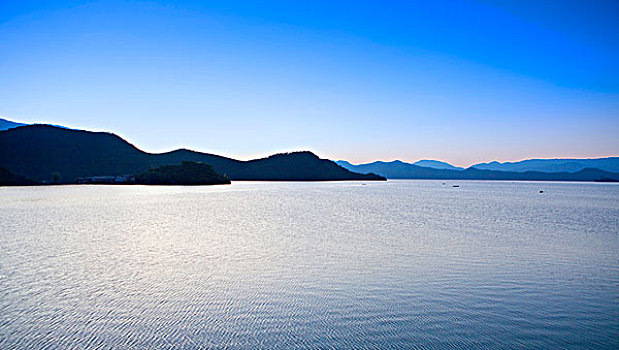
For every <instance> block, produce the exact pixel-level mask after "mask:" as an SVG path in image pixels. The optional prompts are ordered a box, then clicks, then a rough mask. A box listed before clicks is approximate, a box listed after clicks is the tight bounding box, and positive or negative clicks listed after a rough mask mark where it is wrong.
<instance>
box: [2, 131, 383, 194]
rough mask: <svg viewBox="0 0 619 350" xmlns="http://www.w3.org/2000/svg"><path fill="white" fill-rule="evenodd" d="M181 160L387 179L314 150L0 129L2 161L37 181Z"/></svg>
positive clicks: (231, 174)
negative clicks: (271, 150)
mask: <svg viewBox="0 0 619 350" xmlns="http://www.w3.org/2000/svg"><path fill="white" fill-rule="evenodd" d="M182 161H193V162H200V163H205V164H208V165H210V166H211V167H212V168H213V169H214V170H215V171H216V172H218V173H220V174H224V175H226V176H227V177H228V178H229V179H230V180H277V181H294V180H299V181H301V180H302V181H326V180H385V178H383V177H381V176H378V175H375V174H358V173H354V172H351V171H349V170H347V169H344V168H342V167H340V166H338V165H337V164H335V163H334V162H332V161H330V160H326V159H320V158H318V157H317V156H316V155H314V154H313V153H311V152H294V153H286V154H277V155H273V156H270V157H267V158H263V159H255V160H250V161H239V160H235V159H231V158H226V157H222V156H217V155H213V154H208V153H201V152H194V151H190V150H186V149H180V150H176V151H172V152H167V153H161V154H152V153H147V152H143V151H141V150H139V149H137V148H136V147H135V146H133V145H132V144H130V143H128V142H127V141H125V140H123V139H122V138H120V137H118V136H117V135H114V134H112V133H105V132H90V131H83V130H71V129H64V128H59V127H54V126H49V125H29V126H21V127H17V128H12V129H9V130H5V131H0V166H4V167H7V168H8V169H10V170H11V171H12V172H13V173H15V174H19V175H21V176H24V177H27V178H31V179H34V180H36V181H48V180H49V179H50V177H51V174H52V173H53V172H59V173H60V174H61V176H62V181H63V182H65V183H72V182H74V181H75V179H77V178H78V177H92V176H122V175H134V174H140V173H142V172H144V171H146V170H148V169H151V168H157V167H161V166H164V165H177V164H179V163H181V162H182Z"/></svg>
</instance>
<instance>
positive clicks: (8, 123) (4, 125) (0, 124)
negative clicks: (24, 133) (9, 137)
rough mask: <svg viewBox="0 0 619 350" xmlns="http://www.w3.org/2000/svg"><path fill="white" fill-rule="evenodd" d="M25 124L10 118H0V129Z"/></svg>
mask: <svg viewBox="0 0 619 350" xmlns="http://www.w3.org/2000/svg"><path fill="white" fill-rule="evenodd" d="M24 125H26V124H22V123H16V122H12V121H10V120H6V119H2V118H0V130H8V129H11V128H16V127H18V126H24Z"/></svg>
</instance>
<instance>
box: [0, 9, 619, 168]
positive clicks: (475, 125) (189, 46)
mask: <svg viewBox="0 0 619 350" xmlns="http://www.w3.org/2000/svg"><path fill="white" fill-rule="evenodd" d="M618 13H619V3H617V2H613V1H597V2H587V3H582V2H578V1H567V2H566V1H548V2H544V3H543V4H540V3H537V2H534V1H513V2H502V3H498V2H495V1H450V2H442V1H439V2H432V3H427V2H390V3H383V2H373V1H365V2H338V3H331V2H322V1H319V2H311V3H305V4H299V3H288V2H283V1H281V2H280V1H268V2H263V3H261V4H255V3H252V2H243V1H241V2H235V3H226V4H221V3H217V2H208V1H207V2H202V1H175V2H168V1H150V2H126V1H77V0H66V1H55V2H53V3H41V2H36V1H19V2H3V3H0V47H1V48H2V50H0V77H1V78H0V82H2V84H1V87H0V115H2V116H4V117H5V118H7V119H9V120H14V121H22V122H47V123H52V124H59V125H66V126H69V127H73V128H79V129H86V130H98V131H110V132H113V133H116V134H118V135H120V136H121V137H123V138H125V139H127V140H129V141H130V142H131V143H133V144H134V145H136V146H137V147H139V148H141V149H143V150H147V151H149V152H164V151H169V150H171V149H175V148H189V149H194V150H198V151H203V152H208V153H214V154H222V155H226V156H229V157H232V158H238V159H250V158H256V157H263V156H266V155H269V154H272V153H277V152H287V151H296V150H310V151H313V152H315V153H317V154H318V155H320V156H321V157H324V158H329V159H335V160H338V159H345V160H348V161H350V162H352V163H366V162H371V161H374V160H385V161H389V160H395V159H399V160H402V161H407V162H414V161H416V160H419V159H436V160H441V161H446V162H448V163H450V164H453V165H456V166H464V167H466V166H470V165H472V164H476V163H479V162H488V161H492V160H498V161H501V162H505V161H517V160H522V159H529V158H599V157H607V156H613V155H615V156H616V155H617V154H618V153H617V152H618V150H619V138H617V137H616V135H617V134H618V133H619V117H618V116H619V67H618V65H617V62H619V38H618V36H617V33H618V32H619V20H618V18H617V16H618V15H617V14H618Z"/></svg>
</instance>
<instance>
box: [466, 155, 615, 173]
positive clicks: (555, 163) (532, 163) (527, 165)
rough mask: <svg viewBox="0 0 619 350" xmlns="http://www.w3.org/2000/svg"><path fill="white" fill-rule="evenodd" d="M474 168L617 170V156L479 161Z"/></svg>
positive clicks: (502, 169) (501, 169) (523, 170)
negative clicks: (503, 161) (501, 161)
mask: <svg viewBox="0 0 619 350" xmlns="http://www.w3.org/2000/svg"><path fill="white" fill-rule="evenodd" d="M472 167H473V168H476V169H483V170H498V171H517V172H525V171H543V172H549V173H553V172H568V173H573V172H576V171H580V170H583V169H585V168H597V169H600V170H604V171H609V172H614V173H617V172H619V157H608V158H593V159H527V160H523V161H520V162H505V163H499V162H497V161H494V162H490V163H480V164H475V165H473V166H472Z"/></svg>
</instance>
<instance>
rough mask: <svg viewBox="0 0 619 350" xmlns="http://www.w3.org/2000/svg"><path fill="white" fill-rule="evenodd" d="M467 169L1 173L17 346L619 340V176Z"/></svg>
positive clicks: (12, 342) (0, 311) (568, 344)
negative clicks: (437, 176)
mask: <svg viewBox="0 0 619 350" xmlns="http://www.w3.org/2000/svg"><path fill="white" fill-rule="evenodd" d="M452 184H453V182H449V181H447V182H446V183H445V184H444V185H443V181H389V182H386V183H384V182H381V183H367V184H362V183H360V182H322V183H257V182H235V183H234V184H232V185H230V186H211V187H144V186H85V185H84V186H55V187H29V188H28V187H20V188H0V224H1V226H0V348H2V349H10V348H23V349H32V348H62V349H65V348H97V347H101V348H154V347H155V348H171V347H172V348H187V349H193V348H305V347H307V348H325V347H335V348H352V347H357V348H426V349H428V348H440V349H444V348H575V349H576V348H595V349H603V348H607V349H611V348H618V347H619V186H618V185H615V184H592V183H590V184H580V183H532V182H530V183H525V182H520V183H518V182H517V183H512V182H481V181H480V182H474V181H470V182H468V181H460V182H458V184H459V185H460V187H459V188H454V187H452ZM540 190H543V191H544V193H539V191H540Z"/></svg>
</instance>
